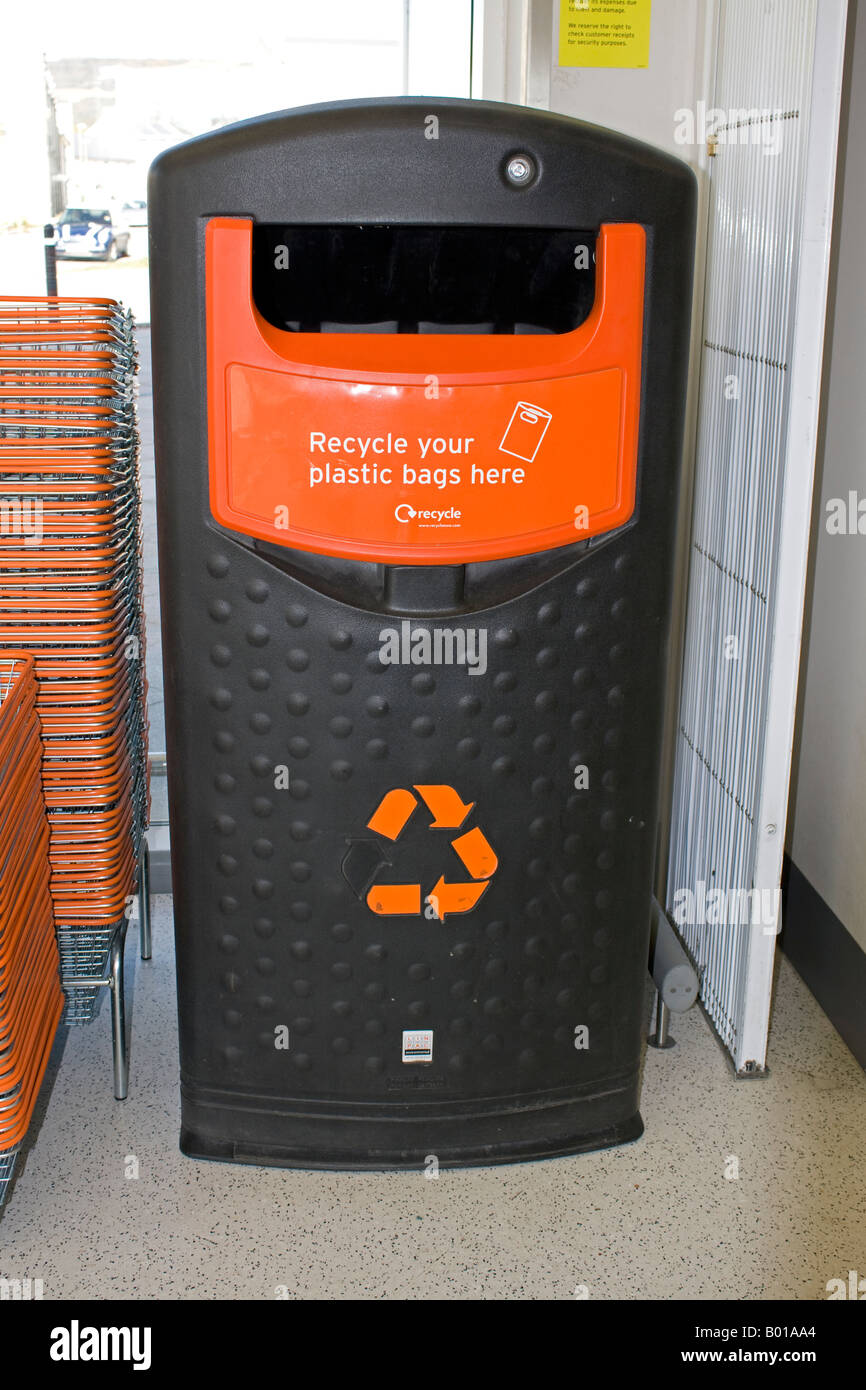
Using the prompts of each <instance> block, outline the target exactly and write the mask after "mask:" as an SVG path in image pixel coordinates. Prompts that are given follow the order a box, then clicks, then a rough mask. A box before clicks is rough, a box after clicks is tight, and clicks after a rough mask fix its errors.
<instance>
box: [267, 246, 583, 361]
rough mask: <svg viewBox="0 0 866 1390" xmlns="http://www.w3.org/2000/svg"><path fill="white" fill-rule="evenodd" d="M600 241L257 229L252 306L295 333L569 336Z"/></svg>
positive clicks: (578, 322)
mask: <svg viewBox="0 0 866 1390" xmlns="http://www.w3.org/2000/svg"><path fill="white" fill-rule="evenodd" d="M596 235H597V234H596V232H594V231H581V230H579V229H573V228H572V229H565V230H564V229H562V228H547V227H458V226H417V225H398V226H394V225H380V224H363V225H357V226H356V225H346V224H342V223H341V224H339V225H319V224H303V225H296V226H282V225H278V224H275V223H262V224H256V225H254V227H253V264H252V286H253V300H254V302H255V306H256V308H257V310H258V312H259V313H260V314H261V316H262V318H263V319H265V321H266V322H267V323H269V324H271V325H272V326H273V327H274V328H279V329H283V330H284V331H286V332H294V333H461V334H462V333H476V334H504V333H509V334H515V333H517V334H522V333H531V334H544V333H549V334H550V333H570V332H572V331H573V330H574V329H575V328H578V327H579V326H580V325H581V324H582V323H583V322H584V320H585V319H586V318H587V317H588V316H589V313H590V311H591V309H592V306H593V302H594V299H595V243H596Z"/></svg>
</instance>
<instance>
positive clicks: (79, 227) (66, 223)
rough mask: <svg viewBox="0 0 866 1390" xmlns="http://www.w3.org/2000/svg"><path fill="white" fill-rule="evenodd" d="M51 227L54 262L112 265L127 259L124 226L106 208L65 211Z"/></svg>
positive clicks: (117, 216)
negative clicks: (55, 236)
mask: <svg viewBox="0 0 866 1390" xmlns="http://www.w3.org/2000/svg"><path fill="white" fill-rule="evenodd" d="M55 226H56V229H57V255H58V258H60V257H64V258H67V259H69V260H72V259H76V260H77V259H80V260H88V261H115V260H117V258H118V257H119V256H128V255H129V237H130V232H129V226H128V223H127V222H126V221H125V220H124V219H123V218H122V217H121V215H120V214H118V213H113V212H112V210H111V209H110V208H67V209H66V211H65V212H64V213H62V214H61V216H60V217H59V219H58V220H57V222H56V223H55Z"/></svg>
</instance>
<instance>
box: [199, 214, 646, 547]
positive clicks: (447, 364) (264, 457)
mask: <svg viewBox="0 0 866 1390" xmlns="http://www.w3.org/2000/svg"><path fill="white" fill-rule="evenodd" d="M645 240H646V239H645V233H644V230H643V228H642V227H640V226H636V225H634V224H620V225H603V226H602V228H601V233H600V236H599V240H598V250H597V273H596V284H597V289H596V300H595V305H594V307H593V309H592V312H591V313H590V315H589V317H588V318H587V319H586V321H585V322H584V323H582V324H581V325H580V326H579V327H578V328H576V329H574V330H573V331H572V332H570V333H561V334H556V335H553V336H540V337H531V336H529V337H506V336H490V337H484V336H480V335H474V334H473V335H468V336H460V335H457V334H448V333H444V334H441V335H436V336H427V337H413V336H411V335H403V334H394V335H391V334H382V335H379V334H365V333H328V334H317V333H287V332H282V331H281V330H280V329H278V328H275V327H273V326H272V325H271V324H269V323H266V322H265V320H264V319H263V318H262V317H261V315H260V314H259V313H258V311H257V310H256V307H255V304H254V302H253V295H252V283H251V280H252V271H251V266H252V223H251V222H250V221H249V220H247V219H240V218H213V219H212V220H211V221H210V222H209V223H208V228H207V242H206V246H207V252H206V255H207V345H208V402H209V417H208V418H209V434H210V496H211V508H212V510H213V514H214V516H215V517H216V518H217V520H218V521H220V522H222V523H223V525H225V526H227V527H229V528H230V529H231V530H234V531H239V532H241V533H243V534H245V535H249V536H257V537H259V538H261V539H263V540H268V541H272V542H274V543H276V544H279V545H283V546H288V547H294V548H297V549H300V550H308V551H318V552H320V553H322V554H326V555H339V556H344V557H358V558H363V559H366V560H380V561H383V562H386V563H391V564H395V563H398V564H399V563H416V564H423V563H427V564H431V563H432V564H436V563H438V564H455V563H461V562H466V561H470V560H494V559H501V558H503V557H505V556H511V555H525V554H530V553H533V552H536V551H541V550H550V549H553V548H554V547H557V546H563V545H568V544H571V543H573V542H574V541H575V540H586V539H588V538H589V537H591V536H596V535H599V534H600V533H602V532H606V531H611V530H613V529H614V528H616V527H617V526H621V525H622V524H623V523H624V522H626V521H628V519H629V518H630V517H631V515H632V513H633V511H634V505H635V479H636V467H637V444H638V424H639V417H640V373H641V341H642V333H643V317H644V264H645V257H646V248H645Z"/></svg>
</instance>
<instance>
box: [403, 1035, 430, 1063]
mask: <svg viewBox="0 0 866 1390" xmlns="http://www.w3.org/2000/svg"><path fill="white" fill-rule="evenodd" d="M403 1061H404V1062H432V1061H433V1029H432V1028H411V1029H407V1030H406V1031H404V1033H403Z"/></svg>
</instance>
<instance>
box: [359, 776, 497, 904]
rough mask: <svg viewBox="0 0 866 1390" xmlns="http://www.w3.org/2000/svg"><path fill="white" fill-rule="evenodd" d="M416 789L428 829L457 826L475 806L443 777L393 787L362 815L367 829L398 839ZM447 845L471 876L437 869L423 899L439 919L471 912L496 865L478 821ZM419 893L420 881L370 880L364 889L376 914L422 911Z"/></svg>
mask: <svg viewBox="0 0 866 1390" xmlns="http://www.w3.org/2000/svg"><path fill="white" fill-rule="evenodd" d="M415 792H417V793H418V796H420V798H421V800H422V801H423V802H424V805H425V806H426V807H427V810H428V811H429V812H430V815H431V816H432V820H431V822H430V829H431V830H459V829H460V828H461V826H462V825H463V822H464V821H465V820H466V817H467V816H468V815H469V813H470V811H472V809H473V807H474V806H475V802H474V801H469V802H465V801H463V799H462V798H461V797H460V796H459V795H458V793H457V792H456V791H455V790H454V788H453V787H449V786H447V785H446V784H444V783H442V784H433V785H428V784H424V785H418V786H415V787H414V788H413V791H409V790H407V788H406V787H394V788H392V790H391V791H388V792H386V793H385V795H384V796H383V797H382V800H381V801H380V802H379V805H378V806H377V807H376V809H375V811H374V812H373V814H372V816H371V817H370V819H369V820H368V821H367V829H368V830H372V831H374V832H375V834H377V835H383V836H384V837H385V838H386V839H388V840H397V839H398V838H399V837H400V835H401V834H402V832H403V831H404V830H405V828H406V826H407V825H408V824H409V821H410V819H411V817H412V815H413V814H414V812H415V811H416V810H417V808H418V799H417V797H416V796H415V795H414V793H415ZM451 848H452V849H453V850H454V851H455V853H456V854H457V856H458V858H459V859H460V861H461V863H462V864H463V867H464V869H465V870H466V872H467V873H468V874H470V875H471V880H470V881H468V882H466V881H464V882H450V881H449V880H447V879H446V878H445V875H444V874H440V875H439V880H438V882H437V883H436V885H435V887H434V888H432V889H431V891H430V893H428V895H427V897H426V898H424V899H423V901H424V902H426V903H429V905H430V907H432V909H433V912H434V915H435V916H436V917H438V918H439V921H440V922H444V921H445V918H446V917H448V916H453V915H454V914H456V913H460V912H470V911H471V910H472V908H473V907H475V905H476V904H477V903H478V902H479V901H480V900H481V898H482V896H483V895H484V893H485V892H486V891H487V885H488V883H489V881H490V879H491V878H492V877H493V875H494V874H495V872H496V870H497V868H498V866H499V860H498V859H497V857H496V854H495V853H494V851H493V849H492V848H491V845H490V843H489V841H488V839H487V836H486V835H485V834H484V831H483V830H481V829H480V828H479V827H478V826H474V827H473V829H472V830H468V831H466V832H465V833H464V834H463V835H458V836H456V837H455V839H453V840H452V841H451ZM368 882H369V880H368ZM422 896H423V895H422V891H421V885H420V883H374V884H373V887H372V888H371V889H370V891H369V892H368V894H367V906H368V907H369V908H370V909H371V910H372V911H373V912H375V913H377V914H378V915H379V916H380V917H397V916H404V917H405V916H414V915H417V914H418V913H419V912H420V911H421V908H422Z"/></svg>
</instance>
